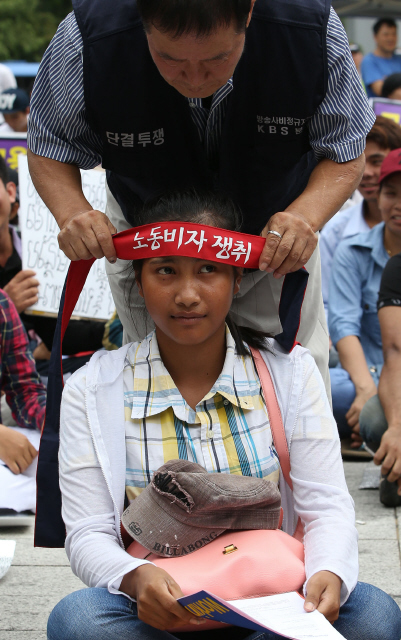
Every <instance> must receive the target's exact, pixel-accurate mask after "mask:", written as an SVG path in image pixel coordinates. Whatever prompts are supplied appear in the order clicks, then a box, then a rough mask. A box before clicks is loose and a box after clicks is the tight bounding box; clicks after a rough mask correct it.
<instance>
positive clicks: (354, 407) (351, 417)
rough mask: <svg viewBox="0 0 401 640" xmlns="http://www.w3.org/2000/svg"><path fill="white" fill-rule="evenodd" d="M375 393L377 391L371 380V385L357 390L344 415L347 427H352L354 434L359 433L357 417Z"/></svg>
mask: <svg viewBox="0 0 401 640" xmlns="http://www.w3.org/2000/svg"><path fill="white" fill-rule="evenodd" d="M376 393H377V389H376V386H375V383H374V382H373V380H372V385H371V386H369V388H366V389H360V390H357V392H356V396H355V399H354V402H353V403H352V404H351V406H350V408H349V409H348V411H347V413H346V414H345V419H346V421H347V422H348V424H349V426H350V427H352V429H353V431H354V433H359V415H360V413H361V411H362V409H363V407H364V406H365V404H366V403H367V401H368V400H369V398H372V396H375V395H376Z"/></svg>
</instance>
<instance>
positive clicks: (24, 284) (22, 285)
mask: <svg viewBox="0 0 401 640" xmlns="http://www.w3.org/2000/svg"><path fill="white" fill-rule="evenodd" d="M35 276H36V273H35V271H31V269H23V270H22V271H20V272H19V273H17V275H16V276H14V278H12V280H10V282H9V283H8V284H6V286H5V287H4V291H5V292H6V293H7V295H8V296H10V298H11V300H12V301H13V302H14V304H15V306H16V307H17V311H18V313H22V312H23V311H25V309H27V308H28V307H31V306H32V305H33V304H36V302H37V301H38V297H39V296H38V293H39V280H37V279H36V278H35Z"/></svg>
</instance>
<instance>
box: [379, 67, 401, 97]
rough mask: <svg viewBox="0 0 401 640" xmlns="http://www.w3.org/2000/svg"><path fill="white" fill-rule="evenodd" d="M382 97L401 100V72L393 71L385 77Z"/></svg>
mask: <svg viewBox="0 0 401 640" xmlns="http://www.w3.org/2000/svg"><path fill="white" fill-rule="evenodd" d="M382 98H388V99H389V100H401V73H392V74H391V76H388V78H386V79H385V81H384V82H383V88H382Z"/></svg>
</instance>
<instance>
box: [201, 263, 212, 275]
mask: <svg viewBox="0 0 401 640" xmlns="http://www.w3.org/2000/svg"><path fill="white" fill-rule="evenodd" d="M215 270H216V267H215V266H214V265H213V264H204V265H203V267H201V268H200V272H201V273H213V271H215Z"/></svg>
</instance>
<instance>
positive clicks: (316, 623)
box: [178, 591, 345, 640]
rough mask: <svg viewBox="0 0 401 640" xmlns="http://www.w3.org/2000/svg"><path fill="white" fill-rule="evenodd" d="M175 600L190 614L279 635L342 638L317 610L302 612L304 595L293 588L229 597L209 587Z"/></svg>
mask: <svg viewBox="0 0 401 640" xmlns="http://www.w3.org/2000/svg"><path fill="white" fill-rule="evenodd" d="M178 602H179V603H180V604H182V606H183V607H185V608H186V609H188V611H191V613H193V614H194V616H198V617H202V618H205V619H207V620H215V621H216V622H223V623H225V624H229V625H233V626H235V627H245V628H246V629H251V630H253V631H266V630H268V631H274V633H277V634H279V635H281V636H283V638H291V639H292V640H310V639H311V638H313V640H340V638H342V639H343V640H345V639H344V636H342V635H341V634H340V633H339V632H338V631H336V630H335V629H334V627H333V626H332V625H331V624H330V622H328V620H326V618H325V617H324V616H323V615H322V614H321V613H319V612H318V611H313V612H312V613H309V612H306V611H305V609H304V598H303V597H302V596H301V595H300V594H299V593H297V592H295V591H292V592H290V593H280V594H276V595H273V596H264V597H261V598H246V599H242V600H232V601H226V600H223V599H222V598H219V597H218V596H216V595H214V594H213V593H210V592H209V591H198V592H197V593H192V594H191V595H189V596H184V597H183V598H179V600H178ZM199 630H200V631H201V630H202V627H199Z"/></svg>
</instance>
